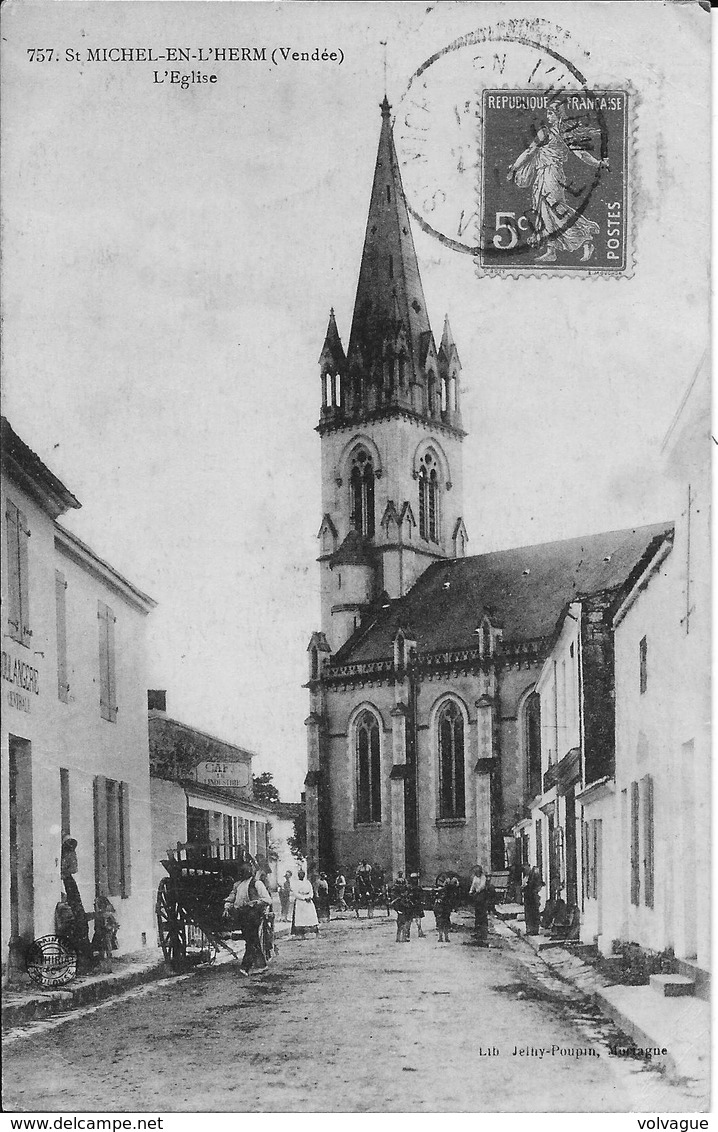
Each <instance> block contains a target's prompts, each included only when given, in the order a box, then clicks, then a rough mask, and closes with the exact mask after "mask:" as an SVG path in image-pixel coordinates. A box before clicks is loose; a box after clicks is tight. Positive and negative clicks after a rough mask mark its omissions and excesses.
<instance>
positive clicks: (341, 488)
mask: <svg viewBox="0 0 718 1132" xmlns="http://www.w3.org/2000/svg"><path fill="white" fill-rule="evenodd" d="M390 115H391V107H390V105H389V103H388V101H387V98H386V96H385V97H384V101H383V102H382V104H381V118H382V122H381V134H380V137H379V151H378V154H377V160H376V168H375V171H374V182H373V185H372V191H371V201H370V204H369V218H368V220H367V226H366V235H365V237H364V250H363V253H362V260H361V267H360V269H359V282H358V285H357V292H356V300H355V303H354V315H353V319H352V325H351V331H350V334H349V345H348V349H347V350H346V353H345V351H344V348H343V346H342V341H341V337H340V334H339V329H338V327H337V323H336V319H335V316H334V311H333V310H332V311H331V313H330V316H329V325H328V328H327V334H326V338H325V341H324V346H323V348H322V352H321V355H320V358H319V372H320V381H321V397H322V400H321V413H320V419H319V425H318V426H317V431H318V432H319V434H320V436H321V441H322V511H323V517H322V522H321V527H320V530H319V540H320V554H319V564H320V571H321V598H322V634H323V637H324V641H325V647H328V649H329V651H330V652H332V653H334V652H336V651H337V650H338V649H339V648H340V647H341V646H342V645H343V644H344V642H345V641H346V640H347V639H348V638H349V637H350V636H351V634H352V633H353V632H354V630H355V629H357V628H358V627H359V626H360V624H361V620H362V617H363V616H364V615H365V613H366V612H367V611H368V610H369V609H370V608H371V607H372V604H373V603H375V602H376V601H377V599H378V598H379V597H380V596H381V595H383V594H386V595H388V596H389V597H390V598H396V597H400V596H402V595H403V594H405V593H406V591H407V590H408V589H409V588H410V587H411V585H412V584H413V583H414V582H415V581H416V579H417V578H418V577H419V575H420V574H421V573H422V572H423V571H424V570H425V569H426V567H427V566H429V565H430V563H431V562H433V561H435V560H436V559H441V558H454V557H461V556H463V555H464V553H465V551H466V544H467V542H468V536H467V533H466V528H465V526H464V521H463V518H462V487H463V484H462V466H461V442H462V440H463V437H464V435H465V433H464V431H463V429H462V426H461V403H460V392H459V375H460V372H461V363H460V361H459V355H458V352H457V349H456V345H455V344H454V340H453V337H452V334H451V328H450V326H449V320H448V318H447V319H446V320H445V322H444V329H443V334H442V337H441V342H440V344H439V347H438V349H437V347H436V342H435V339H434V335H433V333H432V330H431V326H430V324H429V316H428V313H427V310H426V302H425V299H424V292H423V288H422V285H421V277H420V275H419V265H418V262H417V258H416V251H415V249H414V241H413V239H412V234H411V226H410V223H409V213H408V209H407V205H406V200H405V197H404V189H403V186H402V181H401V173H400V170H399V163H398V160H397V156H396V150H395V148H394V139H393V136H392V127H391V117H390Z"/></svg>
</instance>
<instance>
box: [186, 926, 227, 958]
mask: <svg viewBox="0 0 718 1132" xmlns="http://www.w3.org/2000/svg"><path fill="white" fill-rule="evenodd" d="M184 935H185V941H186V952H185V955H186V961H187V964H188V965H191V966H195V965H196V964H199V963H214V961H215V959H216V958H217V952H218V951H219V947H218V946H217V944H216V943H215V941H214V940H213V939H210V937H209V936H208V935H205V933H204V932H203V931H202V929H201V928H198V927H197V926H196V924H187V925H186V926H185V932H184Z"/></svg>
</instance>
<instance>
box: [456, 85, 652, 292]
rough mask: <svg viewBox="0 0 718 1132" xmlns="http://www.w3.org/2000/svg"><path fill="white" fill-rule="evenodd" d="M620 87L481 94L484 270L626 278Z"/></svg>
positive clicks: (624, 113) (625, 111)
mask: <svg viewBox="0 0 718 1132" xmlns="http://www.w3.org/2000/svg"><path fill="white" fill-rule="evenodd" d="M628 116H629V92H628V91H626V90H608V89H606V90H588V89H583V90H564V91H560V90H544V91H542V90H537V89H536V88H534V89H518V90H506V89H502V90H484V91H483V92H482V114H481V132H482V137H481V162H480V173H479V175H480V178H481V182H480V186H479V189H480V193H479V198H480V200H481V214H480V233H479V239H478V256H477V261H478V265H479V268H480V270H481V271H482V273H486V272H492V271H495V272H497V273H515V274H523V273H536V272H539V271H540V272H542V273H543V272H546V273H553V272H555V273H556V274H561V275H563V274H566V273H574V272H576V273H581V274H583V273H586V274H589V273H590V274H593V273H601V274H604V275H605V274H616V275H621V274H625V273H626V271H627V265H628V263H629V258H630V257H629V254H628V252H629V249H628V247H627V240H628V238H629V226H628V216H627V211H628V205H629V198H628V152H629V144H628V143H629V137H628V129H629V126H628Z"/></svg>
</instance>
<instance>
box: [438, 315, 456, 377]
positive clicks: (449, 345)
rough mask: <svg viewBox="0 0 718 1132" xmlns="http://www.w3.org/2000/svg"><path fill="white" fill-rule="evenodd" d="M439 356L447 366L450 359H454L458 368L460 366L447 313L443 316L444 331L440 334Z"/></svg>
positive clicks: (450, 361)
mask: <svg viewBox="0 0 718 1132" xmlns="http://www.w3.org/2000/svg"><path fill="white" fill-rule="evenodd" d="M439 358H440V359H441V360H445V362H446V365H447V366H450V365H451V363H452V361H455V362H456V364H457V365H458V366H459V368H461V362H460V361H459V351H458V350H457V349H456V343H455V342H454V336H453V334H452V333H451V326H450V325H449V316H448V314H447V315H446V317H445V318H444V333H443V334H442V335H441V345H440V346H439Z"/></svg>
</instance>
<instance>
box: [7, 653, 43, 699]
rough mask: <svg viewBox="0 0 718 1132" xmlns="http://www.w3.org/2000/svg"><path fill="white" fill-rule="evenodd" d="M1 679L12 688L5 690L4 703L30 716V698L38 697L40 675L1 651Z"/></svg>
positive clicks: (17, 659)
mask: <svg viewBox="0 0 718 1132" xmlns="http://www.w3.org/2000/svg"><path fill="white" fill-rule="evenodd" d="M0 671H1V672H2V679H3V680H4V681H6V682H7V683H8V684H12V685H13V687H12V688H9V689H6V696H5V701H6V703H7V704H8V706H9V707H11V708H15V710H16V711H24V712H26V713H27V714H28V715H29V714H30V706H31V704H32V697H33V696H39V695H40V674H39V672H38V670H37V669H36V668H33V667H32V665H31V664H28V663H27V662H26V661H24V660H21V659H20V658H19V657H13V656H11V655H10V653H8V652H5V650H4V649H3V652H2V658H1V660H0Z"/></svg>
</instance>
